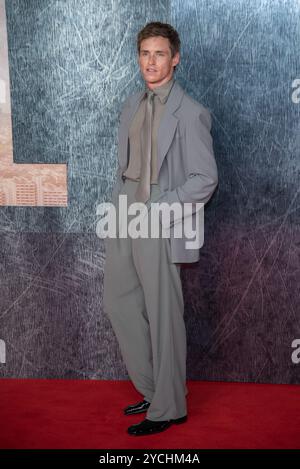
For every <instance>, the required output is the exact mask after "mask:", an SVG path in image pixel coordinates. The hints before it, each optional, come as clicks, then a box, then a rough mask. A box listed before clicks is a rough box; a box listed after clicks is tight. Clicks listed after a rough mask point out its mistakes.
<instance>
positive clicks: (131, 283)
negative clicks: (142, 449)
mask: <svg viewBox="0 0 300 469" xmlns="http://www.w3.org/2000/svg"><path fill="white" fill-rule="evenodd" d="M137 184H138V183H137V181H133V180H131V179H125V182H124V183H123V184H122V187H121V190H120V192H119V195H120V194H124V195H125V194H127V197H128V199H127V204H128V205H129V204H130V203H132V202H136V200H135V191H136V189H137ZM160 194H161V193H160V189H159V185H158V184H152V185H151V196H150V200H151V201H154V200H156V199H158V198H159V196H160ZM117 199H118V197H117ZM115 207H116V212H117V215H118V211H119V200H118V201H117V202H116V205H115ZM150 214H151V208H150V210H149V211H148V215H147V216H148V219H149V226H150V225H151V223H150ZM131 218H133V216H130V215H129V216H128V223H129V221H130V220H131ZM105 248H106V262H105V267H104V296H103V308H104V312H105V314H106V315H107V316H108V317H109V320H110V322H111V325H112V328H113V330H114V333H115V335H116V337H117V340H118V343H119V346H120V350H121V354H122V357H123V360H124V362H125V365H126V368H127V371H128V374H129V377H130V379H131V381H132V382H133V384H134V386H135V388H136V389H137V390H138V391H139V392H140V393H141V394H142V395H143V396H144V398H145V399H147V400H148V401H149V402H151V405H150V407H149V408H148V410H147V414H146V418H148V419H150V420H155V421H159V420H169V419H175V418H180V417H183V416H184V415H187V404H186V394H187V393H188V389H187V386H186V350H187V347H186V329H185V323H184V317H183V314H184V301H183V294H182V286H181V278H180V265H178V264H175V263H172V262H171V253H170V249H171V246H170V238H163V237H162V236H160V237H158V238H154V237H152V238H151V236H149V237H148V238H141V237H140V238H136V239H134V238H131V237H127V238H120V237H118V236H117V238H105Z"/></svg>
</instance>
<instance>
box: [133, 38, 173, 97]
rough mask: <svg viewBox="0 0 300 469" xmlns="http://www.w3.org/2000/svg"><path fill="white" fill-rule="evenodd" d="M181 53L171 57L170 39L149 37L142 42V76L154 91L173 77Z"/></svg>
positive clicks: (139, 60) (140, 60) (140, 64)
mask: <svg viewBox="0 0 300 469" xmlns="http://www.w3.org/2000/svg"><path fill="white" fill-rule="evenodd" d="M179 59H180V55H179V52H177V53H176V54H175V56H174V57H173V58H172V57H171V49H170V43H169V39H167V38H166V37H162V36H155V37H149V38H148V39H144V40H143V41H142V42H141V46H140V55H139V57H138V62H139V66H140V70H141V74H142V76H143V78H144V80H145V82H146V84H147V86H148V87H149V88H150V89H152V88H155V87H156V86H160V85H163V84H164V83H167V81H169V80H170V79H171V78H172V76H173V71H174V70H173V67H174V66H175V65H177V64H178V63H179Z"/></svg>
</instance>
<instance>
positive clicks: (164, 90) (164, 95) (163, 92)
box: [145, 77, 175, 104]
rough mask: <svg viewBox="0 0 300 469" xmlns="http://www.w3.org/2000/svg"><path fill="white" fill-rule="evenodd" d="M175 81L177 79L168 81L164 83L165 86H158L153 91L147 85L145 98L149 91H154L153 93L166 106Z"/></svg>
mask: <svg viewBox="0 0 300 469" xmlns="http://www.w3.org/2000/svg"><path fill="white" fill-rule="evenodd" d="M174 81H175V79H174V77H172V78H171V79H170V80H169V81H167V83H164V84H163V85H160V86H156V87H155V88H153V90H150V89H149V88H148V86H147V85H146V88H145V97H146V96H147V94H148V92H149V91H153V93H154V94H155V95H157V96H158V97H159V99H160V102H161V103H162V104H165V103H166V101H167V99H168V96H169V93H170V91H171V88H172V86H173V83H174Z"/></svg>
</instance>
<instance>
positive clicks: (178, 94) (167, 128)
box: [119, 80, 184, 174]
mask: <svg viewBox="0 0 300 469" xmlns="http://www.w3.org/2000/svg"><path fill="white" fill-rule="evenodd" d="M144 93H145V90H143V91H140V92H138V93H137V94H135V95H133V97H132V98H131V101H130V105H129V106H126V108H125V109H124V110H123V113H122V117H121V120H120V127H119V160H120V165H121V167H122V168H123V170H125V169H126V168H127V166H128V163H129V151H128V150H129V128H130V125H131V122H132V120H133V118H134V115H135V113H136V111H137V110H138V107H139V104H140V102H141V100H142V98H143V96H144ZM183 95H184V90H183V89H182V88H181V86H180V84H179V83H178V82H177V80H174V85H173V86H172V89H171V91H170V94H169V97H168V100H167V102H166V106H165V109H164V112H163V115H162V118H161V120H160V123H159V127H158V131H157V174H159V171H160V168H161V165H162V163H163V160H164V157H165V156H166V154H167V152H168V149H169V147H170V145H171V142H172V139H173V136H174V133H175V130H176V127H177V124H178V118H177V117H176V115H175V111H176V110H177V109H178V108H179V107H180V104H181V100H182V97H183Z"/></svg>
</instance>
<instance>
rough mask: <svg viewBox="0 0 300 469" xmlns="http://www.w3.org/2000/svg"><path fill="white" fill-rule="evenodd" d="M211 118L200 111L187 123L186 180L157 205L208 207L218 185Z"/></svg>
mask: <svg viewBox="0 0 300 469" xmlns="http://www.w3.org/2000/svg"><path fill="white" fill-rule="evenodd" d="M210 131H211V114H210V112H209V111H208V109H206V108H203V110H200V112H199V113H197V114H194V115H193V116H192V117H191V118H190V120H189V121H188V122H187V123H186V140H185V158H186V167H187V179H186V181H185V182H184V184H182V185H181V186H178V187H176V188H175V189H173V190H171V191H167V192H165V193H164V196H163V197H162V199H160V202H168V203H169V204H172V203H173V202H183V203H184V202H202V203H204V204H205V203H207V202H208V201H209V199H210V198H211V196H212V195H213V192H214V191H215V189H216V187H217V185H218V170H217V165H216V161H215V157H214V150H213V141H212V136H211V133H210Z"/></svg>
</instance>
